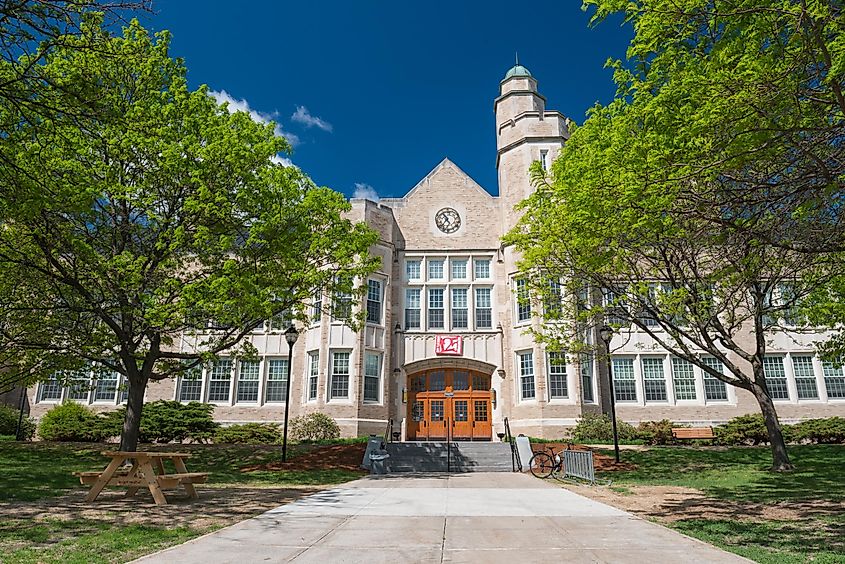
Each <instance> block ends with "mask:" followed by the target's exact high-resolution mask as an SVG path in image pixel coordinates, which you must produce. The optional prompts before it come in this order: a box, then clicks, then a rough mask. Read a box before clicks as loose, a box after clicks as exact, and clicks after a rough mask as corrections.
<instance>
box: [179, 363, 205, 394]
mask: <svg viewBox="0 0 845 564" xmlns="http://www.w3.org/2000/svg"><path fill="white" fill-rule="evenodd" d="M186 362H189V361H186ZM179 401H202V364H197V365H195V366H192V367H190V368H188V369H186V370H185V372H184V374H183V376H182V377H181V378H180V380H179Z"/></svg>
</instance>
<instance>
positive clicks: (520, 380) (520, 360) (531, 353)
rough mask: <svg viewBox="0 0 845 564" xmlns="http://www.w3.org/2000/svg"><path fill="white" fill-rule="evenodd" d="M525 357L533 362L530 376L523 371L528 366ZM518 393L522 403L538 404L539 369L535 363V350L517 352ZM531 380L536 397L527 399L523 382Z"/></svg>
mask: <svg viewBox="0 0 845 564" xmlns="http://www.w3.org/2000/svg"><path fill="white" fill-rule="evenodd" d="M524 357H530V360H531V365H530V368H531V373H530V374H528V373H527V372H524V371H523V369H524V368H525V367H526V366H527V364H526V363H524V362H523V358H524ZM516 374H517V378H516V392H517V397H518V398H519V401H520V402H536V401H537V368H536V364H535V362H534V351H533V350H530V349H529V350H524V351H517V352H516ZM528 379H530V380H531V388H532V389H533V391H534V395H533V396H532V397H525V394H524V391H525V389H524V386H523V380H528Z"/></svg>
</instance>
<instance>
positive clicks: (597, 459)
mask: <svg viewBox="0 0 845 564" xmlns="http://www.w3.org/2000/svg"><path fill="white" fill-rule="evenodd" d="M567 445H569V448H570V450H588V451H591V452H592V453H593V467H594V468H595V469H596V472H614V471H620V470H626V471H627V470H635V469H636V468H637V465H636V464H631V463H630V462H620V463H619V464H616V461H615V460H614V459H613V457H612V456H607V455H605V454H600V453H598V452H595V451H593V449H591V448H590V447H587V446H584V445H576V444H571V443H532V445H531V450H533V451H534V452H546V450H547V449H548V447H552V448H554V450H555V452H557V451H559V450H564V449H565V448H566V447H567Z"/></svg>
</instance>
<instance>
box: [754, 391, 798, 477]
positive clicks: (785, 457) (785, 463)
mask: <svg viewBox="0 0 845 564" xmlns="http://www.w3.org/2000/svg"><path fill="white" fill-rule="evenodd" d="M752 388H753V389H752V392H754V397H756V398H757V403H759V404H760V412H761V413H762V414H763V421H765V423H766V431H767V432H768V434H769V444H770V445H772V470H774V471H775V472H786V471H788V470H793V469H794V468H795V467H794V466H793V465H792V462H790V461H789V453H788V452H786V442H785V441H784V440H783V432H782V431H781V428H780V421H778V414H777V411H775V404H774V403H773V402H772V398H771V397H769V394H768V393H767V392H766V390H765V389H763V387H762V386H760V385H759V384H756V383H755V384H753V385H752Z"/></svg>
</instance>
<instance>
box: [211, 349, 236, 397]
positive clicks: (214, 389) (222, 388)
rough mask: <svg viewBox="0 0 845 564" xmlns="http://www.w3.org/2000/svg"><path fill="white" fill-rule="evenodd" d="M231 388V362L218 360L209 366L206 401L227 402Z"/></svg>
mask: <svg viewBox="0 0 845 564" xmlns="http://www.w3.org/2000/svg"><path fill="white" fill-rule="evenodd" d="M231 386H232V361H231V360H229V359H222V358H221V359H220V360H218V361H216V362H214V363H213V364H212V365H211V373H210V374H209V377H208V401H229V391H230V388H231Z"/></svg>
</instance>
